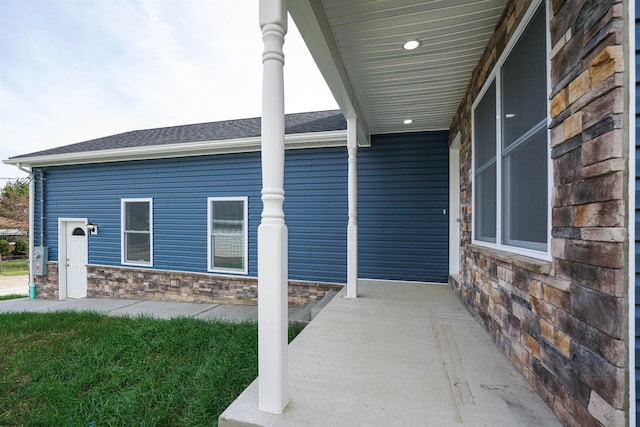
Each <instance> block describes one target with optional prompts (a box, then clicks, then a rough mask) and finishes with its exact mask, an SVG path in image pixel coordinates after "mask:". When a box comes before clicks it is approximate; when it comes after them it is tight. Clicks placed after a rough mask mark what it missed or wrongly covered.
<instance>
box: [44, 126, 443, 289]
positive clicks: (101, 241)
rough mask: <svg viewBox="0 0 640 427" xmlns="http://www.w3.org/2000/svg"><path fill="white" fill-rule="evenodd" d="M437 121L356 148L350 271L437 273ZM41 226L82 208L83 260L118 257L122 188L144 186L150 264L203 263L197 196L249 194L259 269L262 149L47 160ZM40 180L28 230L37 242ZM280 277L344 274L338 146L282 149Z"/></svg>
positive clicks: (343, 170) (439, 276) (50, 231)
mask: <svg viewBox="0 0 640 427" xmlns="http://www.w3.org/2000/svg"><path fill="white" fill-rule="evenodd" d="M447 155H448V150H447V133H446V132H436V133H429V134H427V133H421V134H405V135H395V136H382V137H374V138H373V145H372V147H370V148H363V149H361V150H360V151H359V175H360V178H359V192H360V194H359V218H358V222H359V232H360V249H359V250H360V277H366V278H383V279H399V280H424V281H438V282H446V278H447V256H448V252H447V238H448V231H447V227H448V222H447V215H444V214H443V213H442V210H443V209H446V208H447V207H448V186H447V177H448V172H447V167H448V160H447ZM44 173H45V177H46V184H45V206H46V221H45V224H46V227H45V228H46V232H45V234H46V236H45V244H46V245H47V246H49V248H50V259H51V260H53V261H56V260H57V259H58V218H87V219H88V220H89V221H91V222H93V223H94V224H97V225H98V227H99V233H98V235H97V236H90V237H89V263H90V264H93V265H113V266H119V265H121V264H120V241H121V237H120V206H121V199H122V198H153V227H154V233H153V235H154V247H153V258H154V263H153V264H154V265H153V268H157V269H162V270H176V271H193V272H202V273H204V272H206V271H207V197H221V196H247V197H248V199H249V206H248V208H249V275H250V276H257V229H258V225H259V223H260V214H261V211H262V202H261V200H260V190H261V172H260V153H241V154H225V155H219V156H202V157H189V158H180V159H159V160H146V161H131V162H119V163H111V164H94V165H77V166H60V167H48V168H45V169H44ZM40 189H41V185H40V182H39V181H38V182H37V186H36V190H37V191H36V206H35V212H36V215H35V217H36V224H35V230H36V233H35V240H36V245H38V244H39V223H40V221H39V212H40V211H39V209H40V202H39V200H40ZM285 193H286V194H285V215H286V223H287V227H288V230H289V278H290V279H293V280H309V281H314V280H315V281H323V282H335V283H344V282H345V281H346V256H347V255H346V252H347V243H346V227H347V221H348V211H347V210H348V200H347V152H346V149H345V148H322V149H313V150H289V151H287V152H286V167H285Z"/></svg>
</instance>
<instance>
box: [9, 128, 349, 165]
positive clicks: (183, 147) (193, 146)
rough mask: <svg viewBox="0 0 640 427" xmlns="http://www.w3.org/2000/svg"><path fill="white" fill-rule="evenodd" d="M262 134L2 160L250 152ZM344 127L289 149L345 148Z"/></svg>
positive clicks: (301, 138) (298, 140)
mask: <svg viewBox="0 0 640 427" xmlns="http://www.w3.org/2000/svg"><path fill="white" fill-rule="evenodd" d="M261 141H262V140H261V138H260V137H258V136H257V137H250V138H234V139H222V140H215V141H196V142H181V143H178V144H163V145H152V146H148V147H134V148H114V149H111V150H100V151H82V152H79V153H65V154H49V155H43V156H37V155H36V156H29V157H20V158H18V159H8V160H3V163H5V164H8V165H25V166H36V167H37V166H62V165H80V164H87V163H109V162H122V161H128V160H148V159H167V158H171V159H173V158H176V157H189V156H207V155H214V154H228V153H248V152H255V151H260V144H261ZM346 141H347V132H346V131H345V130H334V131H325V132H311V133H299V134H291V135H285V148H286V149H287V150H293V149H301V148H327V147H344V146H345V145H346Z"/></svg>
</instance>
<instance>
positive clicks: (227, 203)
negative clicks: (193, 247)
mask: <svg viewBox="0 0 640 427" xmlns="http://www.w3.org/2000/svg"><path fill="white" fill-rule="evenodd" d="M208 205H209V207H208V211H209V214H208V222H209V225H208V241H209V245H208V246H209V251H208V252H209V254H208V255H209V271H218V272H229V273H242V274H247V247H248V239H247V198H246V197H209V198H208Z"/></svg>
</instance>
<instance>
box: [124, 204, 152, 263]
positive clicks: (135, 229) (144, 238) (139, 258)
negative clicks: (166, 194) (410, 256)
mask: <svg viewBox="0 0 640 427" xmlns="http://www.w3.org/2000/svg"><path fill="white" fill-rule="evenodd" d="M121 215H122V218H121V227H122V240H121V243H122V249H121V253H122V264H128V265H144V266H150V265H153V199H122V205H121Z"/></svg>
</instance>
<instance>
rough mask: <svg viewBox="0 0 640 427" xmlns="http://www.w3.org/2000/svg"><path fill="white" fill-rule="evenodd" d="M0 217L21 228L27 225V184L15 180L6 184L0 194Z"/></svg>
mask: <svg viewBox="0 0 640 427" xmlns="http://www.w3.org/2000/svg"><path fill="white" fill-rule="evenodd" d="M0 217H2V218H7V219H8V220H10V221H12V222H15V223H16V224H19V225H20V226H21V228H26V227H28V223H29V184H28V183H27V182H26V181H22V180H16V181H15V182H11V181H9V182H7V183H6V184H5V185H4V187H3V188H2V192H1V193H0Z"/></svg>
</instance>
